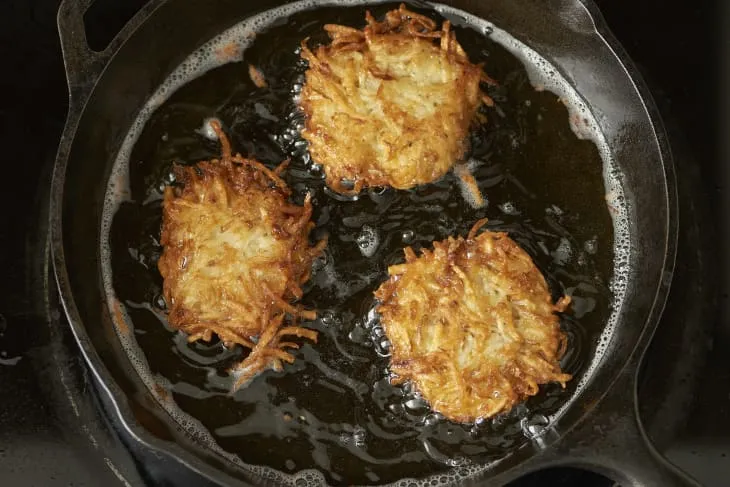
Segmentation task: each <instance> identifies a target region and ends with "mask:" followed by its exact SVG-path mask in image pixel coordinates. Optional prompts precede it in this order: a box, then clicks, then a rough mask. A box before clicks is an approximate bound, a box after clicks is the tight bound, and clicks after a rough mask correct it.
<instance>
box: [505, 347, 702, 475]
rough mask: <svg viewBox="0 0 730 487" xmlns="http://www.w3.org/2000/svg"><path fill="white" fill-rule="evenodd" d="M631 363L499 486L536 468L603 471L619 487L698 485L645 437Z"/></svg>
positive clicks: (635, 367) (634, 373)
mask: <svg viewBox="0 0 730 487" xmlns="http://www.w3.org/2000/svg"><path fill="white" fill-rule="evenodd" d="M632 362H634V363H633V364H632V363H630V364H629V365H627V366H626V367H625V368H624V370H623V372H622V373H621V375H620V376H619V378H617V379H616V381H615V383H614V384H613V386H612V387H611V389H610V391H609V392H608V393H607V395H606V396H605V397H604V398H603V399H602V400H600V401H599V402H598V404H597V405H596V406H594V408H593V410H591V411H590V412H588V414H586V415H585V417H584V419H583V420H582V422H581V423H579V424H578V425H576V426H575V427H574V428H573V429H572V430H570V431H568V432H567V433H565V434H564V435H563V437H562V438H560V439H559V440H557V442H556V443H555V444H553V445H551V446H550V448H546V449H545V450H543V451H542V453H540V454H539V455H537V456H536V457H533V458H532V459H530V461H528V465H526V466H525V467H526V468H519V467H518V469H517V471H516V472H515V471H508V472H506V475H503V476H502V477H501V478H500V479H499V480H500V485H504V484H505V483H506V482H508V481H511V480H515V479H517V478H519V477H521V476H523V475H524V474H526V473H530V472H534V471H536V470H542V469H547V468H552V467H577V468H581V469H584V470H589V471H593V472H596V473H599V474H602V475H604V476H606V477H608V478H610V479H611V480H613V481H614V482H617V483H618V484H619V485H621V487H700V484H699V483H698V482H697V481H696V480H694V479H693V478H691V477H690V476H689V475H687V474H686V473H684V472H683V471H681V470H680V469H679V468H677V467H676V466H674V465H673V464H671V463H670V462H669V461H667V460H666V459H665V458H664V457H662V456H661V454H660V453H659V452H658V451H657V450H656V449H655V448H654V446H653V445H652V444H651V442H650V440H649V438H648V437H647V435H646V432H645V431H644V428H643V426H642V424H641V421H640V419H639V414H638V408H637V392H636V375H637V372H636V371H637V370H638V367H637V364H636V363H635V361H632ZM535 442H536V443H538V444H539V443H540V439H539V438H538V439H537V440H535Z"/></svg>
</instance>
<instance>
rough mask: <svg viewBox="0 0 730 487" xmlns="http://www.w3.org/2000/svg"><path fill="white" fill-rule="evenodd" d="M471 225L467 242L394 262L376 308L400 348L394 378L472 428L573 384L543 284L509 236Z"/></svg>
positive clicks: (453, 241) (395, 350)
mask: <svg viewBox="0 0 730 487" xmlns="http://www.w3.org/2000/svg"><path fill="white" fill-rule="evenodd" d="M485 222H486V220H482V221H479V222H477V224H476V225H475V226H474V228H472V231H471V232H470V234H469V236H468V237H467V239H464V238H462V237H458V238H448V239H447V240H444V241H441V242H434V248H433V251H429V250H424V251H423V252H422V255H421V256H420V257H417V256H416V254H415V253H414V252H413V250H411V249H410V248H406V249H405V257H406V263H404V264H400V265H394V266H391V267H390V268H389V269H388V272H389V274H390V278H389V279H388V280H387V281H386V282H384V283H383V284H382V285H381V286H380V288H379V289H378V290H377V291H376V293H375V296H376V298H377V299H378V300H379V301H380V304H379V305H378V307H377V311H378V313H379V314H380V316H381V320H382V324H383V328H384V329H385V332H386V335H387V336H388V338H389V339H390V342H391V344H392V349H391V350H392V357H391V372H392V373H393V374H394V381H395V382H403V381H412V382H413V383H414V384H415V385H416V387H417V388H418V390H419V391H420V392H421V393H422V394H423V396H424V398H425V399H426V400H427V401H429V403H430V404H431V407H432V408H433V409H434V410H435V411H438V412H440V413H442V414H443V415H444V416H446V417H447V418H449V419H451V420H454V421H460V422H470V421H474V420H476V419H478V418H488V417H491V416H494V415H496V414H499V413H501V412H505V411H508V410H509V409H511V408H512V407H513V406H514V405H515V404H516V403H517V402H519V401H521V400H523V399H525V398H526V397H527V396H532V395H534V394H536V393H537V392H538V385H539V384H545V383H547V382H559V383H561V384H563V386H565V382H566V381H568V380H570V379H571V376H570V375H568V374H564V373H562V372H561V370H560V364H559V362H558V361H559V359H560V357H561V356H562V354H563V352H564V346H565V335H564V334H563V333H562V332H561V330H560V326H559V321H558V317H557V316H556V315H555V312H558V311H563V310H564V309H565V306H567V305H568V303H569V301H570V300H569V298H567V297H566V298H563V299H561V300H559V301H558V304H556V305H554V304H553V303H552V300H551V297H550V292H549V290H548V287H547V284H546V283H545V279H544V278H543V276H542V274H541V273H540V271H539V270H538V269H537V267H535V265H534V263H533V262H532V259H531V258H530V256H529V255H528V254H527V253H526V252H525V251H524V250H522V249H521V248H520V247H519V246H518V245H517V244H516V243H515V242H514V241H513V240H512V239H510V238H509V237H508V236H507V234H505V233H496V232H489V231H485V232H483V233H482V234H480V235H479V236H476V232H477V230H478V229H479V228H480V227H481V226H482V225H483V224H484V223H485Z"/></svg>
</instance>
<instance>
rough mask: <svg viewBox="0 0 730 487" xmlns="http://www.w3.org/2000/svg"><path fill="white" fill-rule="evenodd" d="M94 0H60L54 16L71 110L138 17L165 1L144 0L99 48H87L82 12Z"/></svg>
mask: <svg viewBox="0 0 730 487" xmlns="http://www.w3.org/2000/svg"><path fill="white" fill-rule="evenodd" d="M94 1H95V0H62V2H61V5H60V6H59V8H58V15H57V17H56V24H57V26H58V35H59V38H60V39H61V51H62V53H63V62H64V65H65V68H66V79H67V80H68V87H69V97H70V102H71V108H72V109H74V108H75V106H76V105H78V104H80V103H83V102H84V101H85V99H86V98H87V97H88V96H89V94H90V93H91V90H92V89H93V88H94V85H95V84H96V81H97V80H98V79H99V76H101V73H102V72H103V71H104V68H105V67H106V65H107V63H108V62H109V60H110V59H111V58H112V56H114V53H116V51H117V49H119V46H121V45H122V44H123V43H124V42H125V41H126V40H127V38H128V37H129V36H130V34H131V33H132V31H134V29H135V28H136V27H137V26H138V25H139V23H140V22H139V21H140V19H141V18H144V17H146V16H147V15H149V14H150V13H151V12H152V11H153V10H154V9H156V8H157V7H158V6H160V5H161V4H162V3H163V2H164V1H165V0H148V1H147V3H146V4H145V5H144V6H143V7H142V8H141V9H140V10H139V11H138V12H137V13H136V15H135V16H134V17H132V19H130V20H129V21H128V22H127V24H126V25H125V26H124V27H123V28H122V29H121V30H120V31H119V33H118V34H117V35H116V36H115V37H114V39H112V41H111V42H110V43H109V45H108V46H107V47H106V48H105V49H104V50H103V51H95V50H93V49H91V48H90V47H89V44H88V42H87V41H86V28H85V26H84V15H85V14H86V11H87V10H88V9H89V7H91V5H92V4H93V3H94Z"/></svg>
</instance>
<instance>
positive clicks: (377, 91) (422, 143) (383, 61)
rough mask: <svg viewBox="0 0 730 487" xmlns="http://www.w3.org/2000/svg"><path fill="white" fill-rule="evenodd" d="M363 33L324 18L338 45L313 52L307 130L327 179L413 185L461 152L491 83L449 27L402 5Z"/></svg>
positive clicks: (341, 186)
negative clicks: (483, 85) (484, 86)
mask: <svg viewBox="0 0 730 487" xmlns="http://www.w3.org/2000/svg"><path fill="white" fill-rule="evenodd" d="M366 20H367V25H366V26H365V28H364V29H362V30H358V29H354V28H352V27H347V26H343V25H332V24H328V25H325V27H324V28H325V30H326V31H327V33H328V34H329V37H330V39H331V42H330V44H329V45H323V46H319V47H318V48H317V49H316V50H315V51H314V52H312V51H311V50H310V49H309V48H308V47H307V43H306V39H305V41H304V42H303V43H302V50H301V56H302V58H303V59H306V60H307V61H308V62H309V68H308V69H307V71H306V73H305V84H304V87H303V88H302V93H301V100H300V106H301V108H302V109H303V111H304V113H305V115H306V122H305V128H304V130H303V131H302V136H303V137H304V138H305V139H306V140H307V141H308V142H309V150H310V153H311V155H312V158H313V160H314V161H315V162H317V163H319V164H321V165H322V166H323V167H324V170H325V173H326V179H327V185H328V186H329V187H330V188H332V189H333V190H335V191H337V192H340V193H350V194H352V193H358V192H359V191H360V190H361V189H362V188H364V187H368V186H392V187H394V188H398V189H407V188H412V187H414V186H417V185H419V184H425V183H429V182H432V181H435V180H436V179H438V178H440V177H442V176H443V175H444V174H446V172H447V171H448V170H449V169H450V168H451V167H452V166H453V165H454V164H455V163H456V162H457V160H458V159H459V158H460V157H462V156H463V154H464V152H465V150H466V137H467V135H468V131H469V125H470V123H471V121H472V119H473V118H474V116H475V114H476V112H477V109H478V107H479V105H480V104H481V103H482V102H483V101H484V102H485V103H487V104H490V105H491V104H492V101H491V99H490V98H489V97H488V96H486V95H485V94H483V93H482V91H481V89H480V82H481V81H485V82H487V83H494V81H493V80H492V79H491V78H489V77H488V76H486V75H485V74H484V72H483V71H482V68H481V66H478V65H475V64H472V63H470V62H469V59H468V57H467V55H466V53H465V52H464V50H463V49H462V47H461V45H459V43H458V42H457V41H456V37H455V35H454V33H453V32H452V31H451V25H450V23H449V22H448V21H446V22H444V23H443V25H442V27H441V29H440V30H437V25H436V23H435V22H434V21H433V20H431V19H430V18H428V17H425V16H423V15H419V14H417V13H414V12H411V11H409V10H407V9H406V8H405V6H403V5H401V7H400V8H399V9H398V10H392V11H390V12H388V13H387V14H386V16H385V19H384V20H383V21H382V22H377V21H376V20H375V19H374V18H373V17H372V16H371V15H370V13H369V12H368V13H367V15H366Z"/></svg>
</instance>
